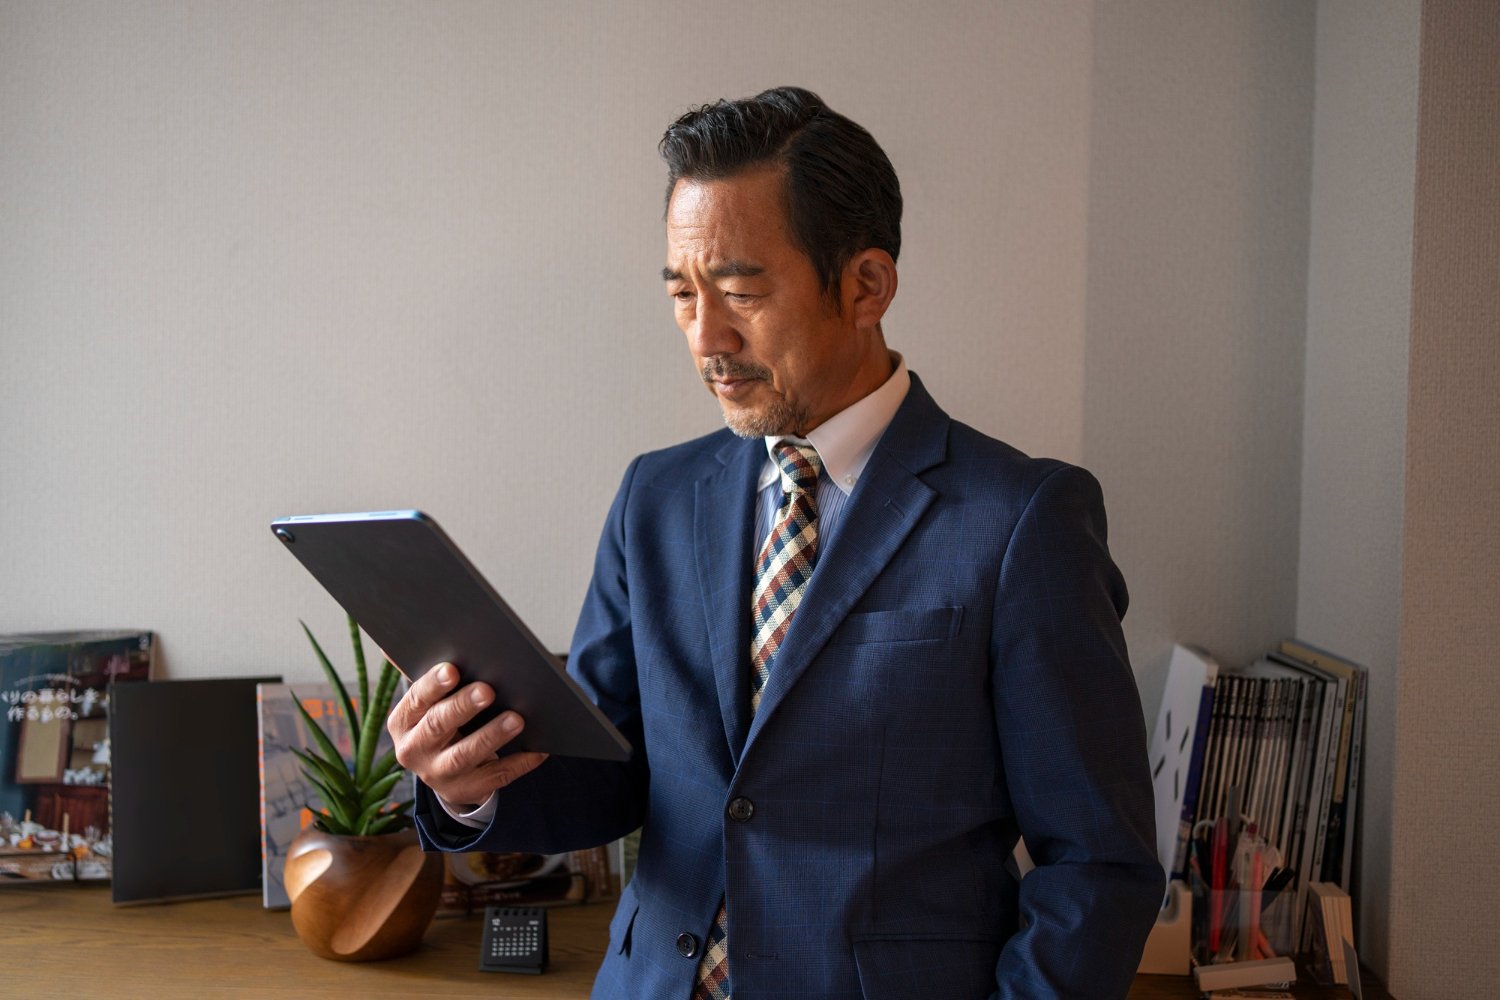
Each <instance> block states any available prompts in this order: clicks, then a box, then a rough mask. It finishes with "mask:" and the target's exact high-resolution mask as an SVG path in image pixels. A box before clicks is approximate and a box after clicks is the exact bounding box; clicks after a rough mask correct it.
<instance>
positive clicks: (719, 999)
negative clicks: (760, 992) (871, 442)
mask: <svg viewBox="0 0 1500 1000" xmlns="http://www.w3.org/2000/svg"><path fill="white" fill-rule="evenodd" d="M776 462H777V464H778V465H780V466H781V489H782V496H781V507H780V508H779V509H778V511H777V517H776V524H775V525H774V526H773V527H772V528H771V533H770V534H769V535H767V536H766V543H765V544H764V545H763V546H761V550H760V558H759V559H757V560H756V571H755V599H754V602H753V603H752V605H751V607H752V609H753V614H754V620H753V623H752V624H753V626H754V633H753V634H752V635H751V637H750V665H751V667H752V670H751V673H750V710H751V711H752V712H753V711H755V710H756V709H758V708H760V692H761V689H762V688H764V687H765V686H766V679H767V678H768V677H770V676H771V660H772V658H773V657H775V655H776V650H777V648H778V647H780V646H781V640H782V639H783V638H785V637H786V630H787V628H788V627H790V626H791V624H792V615H793V614H795V613H796V611H797V605H798V603H800V602H801V600H802V592H803V591H804V590H806V589H807V580H808V577H810V576H812V571H813V562H814V561H815V560H816V557H817V553H818V494H817V488H818V473H819V472H820V471H821V470H822V467H823V463H822V462H821V461H819V459H818V453H817V452H816V451H814V450H813V449H812V448H811V447H810V446H803V445H795V444H792V443H790V442H788V441H782V442H780V443H778V444H777V445H776ZM727 923H728V921H727V918H726V914H725V909H724V903H723V902H720V903H719V913H718V915H717V916H715V917H714V925H713V927H712V928H710V930H709V932H708V947H707V948H705V949H704V951H703V959H702V961H700V962H699V963H698V982H697V985H696V986H695V987H694V989H693V996H692V1000H730V995H729V938H728V932H727V930H726V924H727Z"/></svg>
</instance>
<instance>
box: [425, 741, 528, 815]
mask: <svg viewBox="0 0 1500 1000" xmlns="http://www.w3.org/2000/svg"><path fill="white" fill-rule="evenodd" d="M546 760H547V755H546V754H544V753H533V752H526V753H515V754H509V755H507V756H505V757H498V758H497V757H491V758H490V759H489V760H488V761H486V762H485V763H483V764H481V765H480V766H479V767H477V768H475V769H473V770H471V771H469V772H468V773H467V774H465V775H463V776H462V777H459V778H457V779H455V780H453V781H448V782H441V783H438V784H434V783H433V782H428V783H427V784H428V787H429V788H431V789H432V790H433V791H434V792H436V793H437V794H438V795H439V796H441V797H442V799H443V800H444V801H445V802H450V803H464V804H475V805H477V804H479V803H482V802H484V801H485V800H487V799H488V798H489V797H490V793H491V792H494V791H495V790H497V789H500V788H504V787H505V786H506V785H509V784H510V783H511V782H513V781H515V780H517V779H518V778H520V777H522V776H523V775H526V774H530V773H531V772H532V771H534V770H536V769H537V768H538V767H540V766H541V765H542V763H543V762H545V761H546Z"/></svg>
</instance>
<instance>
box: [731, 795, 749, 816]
mask: <svg viewBox="0 0 1500 1000" xmlns="http://www.w3.org/2000/svg"><path fill="white" fill-rule="evenodd" d="M754 815H755V803H754V802H751V801H750V800H749V799H747V798H745V797H744V796H743V795H742V796H740V797H739V798H737V799H735V800H734V801H732V802H730V803H729V818H730V819H732V820H734V821H735V822H736V823H748V822H750V817H751V816H754Z"/></svg>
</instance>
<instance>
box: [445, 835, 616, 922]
mask: <svg viewBox="0 0 1500 1000" xmlns="http://www.w3.org/2000/svg"><path fill="white" fill-rule="evenodd" d="M616 843H618V841H617V842H616ZM612 846H613V845H611V847H594V848H589V849H588V850H583V851H572V852H570V853H568V854H520V853H515V854H491V853H486V852H483V851H471V852H469V853H467V854H449V855H447V856H446V858H445V860H446V861H447V865H448V868H447V871H446V872H445V873H444V878H443V895H442V901H441V902H440V903H439V904H438V912H437V915H438V916H439V917H452V916H470V915H472V914H475V913H482V912H484V908H485V907H486V906H566V905H568V904H572V903H587V902H592V901H595V900H600V899H612V898H614V897H615V896H617V895H618V894H619V891H620V890H619V871H618V869H617V868H616V867H615V865H614V860H613V858H612V856H611V855H612V853H613V851H612V849H611V848H612Z"/></svg>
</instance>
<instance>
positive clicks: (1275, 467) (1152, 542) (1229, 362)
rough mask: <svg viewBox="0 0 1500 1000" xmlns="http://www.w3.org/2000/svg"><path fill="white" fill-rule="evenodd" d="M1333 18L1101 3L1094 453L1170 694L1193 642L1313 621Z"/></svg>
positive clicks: (1088, 386) (1230, 647)
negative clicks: (1324, 70) (1171, 666)
mask: <svg viewBox="0 0 1500 1000" xmlns="http://www.w3.org/2000/svg"><path fill="white" fill-rule="evenodd" d="M1314 13H1315V9H1314V8H1313V7H1311V6H1309V5H1306V4H1301V3H1289V4H1237V3H1236V4H1198V3H1191V2H1184V3H1150V4H1111V3H1102V4H1099V5H1097V6H1096V8H1095V12H1094V45H1093V63H1092V88H1091V90H1092V95H1093V100H1092V106H1091V108H1090V118H1089V137H1090V139H1089V154H1090V155H1089V187H1088V197H1089V218H1088V286H1087V297H1086V302H1085V309H1086V310H1087V317H1088V321H1087V336H1086V346H1085V356H1084V402H1083V417H1084V448H1083V458H1084V464H1085V465H1087V466H1089V467H1090V468H1091V469H1093V470H1094V471H1095V473H1096V474H1097V475H1098V476H1099V478H1100V481H1101V482H1102V483H1103V485H1104V495H1105V497H1106V499H1107V500H1108V501H1109V515H1110V525H1111V548H1112V550H1113V551H1114V553H1115V555H1116V558H1117V559H1118V560H1119V562H1120V565H1121V568H1122V569H1123V570H1124V572H1125V579H1126V580H1127V581H1128V582H1129V584H1130V590H1131V611H1130V614H1129V615H1128V616H1127V617H1126V620H1125V625H1126V634H1127V636H1128V637H1129V639H1130V644H1131V650H1132V653H1133V655H1134V657H1135V666H1136V670H1137V673H1138V675H1139V676H1140V682H1141V689H1142V692H1143V694H1144V696H1145V700H1146V703H1147V704H1148V705H1152V706H1155V705H1156V704H1157V703H1158V702H1159V700H1160V691H1161V686H1162V684H1163V683H1164V682H1165V674H1164V671H1165V655H1166V652H1167V651H1168V650H1169V649H1170V648H1171V644H1172V643H1173V642H1180V641H1196V642H1198V643H1201V644H1202V645H1204V646H1206V647H1207V648H1208V649H1209V650H1211V651H1212V652H1213V653H1214V655H1215V656H1217V657H1219V658H1220V659H1221V660H1222V661H1223V662H1224V663H1225V664H1245V663H1248V662H1250V661H1251V660H1252V659H1254V658H1255V657H1256V656H1258V655H1259V654H1260V653H1262V652H1264V651H1265V649H1266V646H1267V644H1268V643H1274V642H1275V641H1276V640H1278V639H1280V638H1284V637H1285V636H1286V635H1289V634H1290V633H1291V632H1292V631H1293V629H1294V625H1295V616H1296V569H1295V567H1296V564H1297V520H1298V475H1299V471H1300V463H1299V457H1298V456H1299V454H1300V436H1301V415H1302V344H1303V335H1302V331H1303V328H1304V324H1305V311H1306V287H1307V211H1308V170H1309V167H1310V163H1311V158H1312V103H1313V102H1312V87H1313V38H1314V32H1313V28H1314ZM1192 636H1197V637H1198V638H1197V639H1196V640H1192V639H1189V638H1188V637H1192Z"/></svg>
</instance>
